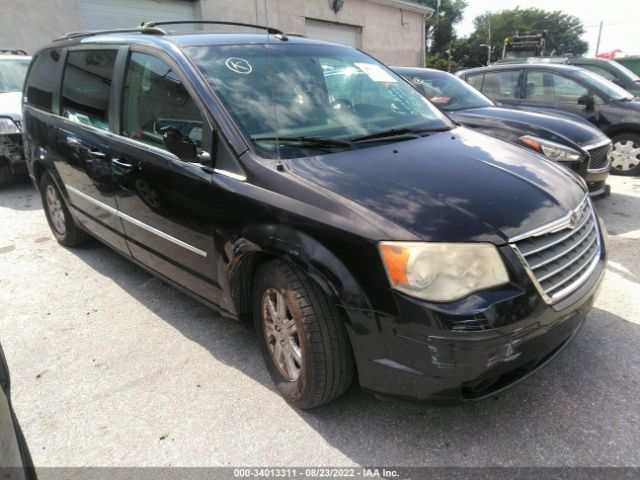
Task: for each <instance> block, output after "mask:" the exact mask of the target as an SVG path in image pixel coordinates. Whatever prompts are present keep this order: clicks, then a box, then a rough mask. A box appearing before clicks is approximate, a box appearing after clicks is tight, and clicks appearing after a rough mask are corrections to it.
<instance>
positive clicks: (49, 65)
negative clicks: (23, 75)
mask: <svg viewBox="0 0 640 480" xmlns="http://www.w3.org/2000/svg"><path fill="white" fill-rule="evenodd" d="M59 72H60V50H57V49H54V50H47V51H44V52H42V53H40V54H39V55H38V56H37V57H35V58H34V59H33V63H32V65H31V70H30V71H29V76H28V78H27V82H26V88H25V98H24V102H25V103H26V104H27V105H29V106H31V107H35V108H38V109H40V110H45V111H47V112H51V111H52V110H53V92H54V91H55V90H56V86H57V84H58V78H59Z"/></svg>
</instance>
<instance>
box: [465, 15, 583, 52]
mask: <svg viewBox="0 0 640 480" xmlns="http://www.w3.org/2000/svg"><path fill="white" fill-rule="evenodd" d="M473 23H474V25H475V30H474V32H473V33H472V34H471V35H470V36H469V37H468V38H467V39H466V40H467V43H468V49H469V53H468V59H467V61H468V62H470V63H478V62H480V63H486V58H487V50H486V48H485V47H480V44H481V43H489V26H490V27H491V40H490V44H491V46H492V49H493V52H492V55H491V61H495V60H498V59H499V58H501V56H502V47H503V44H504V39H505V38H506V37H511V36H512V35H513V34H515V33H516V31H521V32H522V31H528V30H545V31H546V32H547V36H546V54H547V55H549V54H551V53H552V52H553V54H554V55H567V54H573V55H582V54H584V53H586V52H587V50H588V49H589V45H588V44H587V42H585V41H584V40H582V39H581V38H580V37H581V36H582V34H583V33H584V32H585V30H584V25H583V24H582V22H581V21H580V19H579V18H577V17H574V16H573V15H569V14H567V13H564V12H561V11H553V12H549V11H545V10H541V9H539V8H526V9H520V8H518V7H516V8H514V9H512V10H501V11H499V12H496V13H492V12H487V13H484V14H482V15H480V16H478V17H476V18H475V19H474V21H473ZM474 47H475V48H474Z"/></svg>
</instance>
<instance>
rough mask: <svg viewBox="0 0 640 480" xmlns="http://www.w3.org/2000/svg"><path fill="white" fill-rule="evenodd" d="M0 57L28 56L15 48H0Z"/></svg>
mask: <svg viewBox="0 0 640 480" xmlns="http://www.w3.org/2000/svg"><path fill="white" fill-rule="evenodd" d="M0 55H28V53H27V52H25V51H24V50H20V49H17V48H0Z"/></svg>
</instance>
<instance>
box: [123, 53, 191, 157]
mask: <svg viewBox="0 0 640 480" xmlns="http://www.w3.org/2000/svg"><path fill="white" fill-rule="evenodd" d="M202 119H203V117H202V113H201V112H200V109H199V108H198V107H197V105H196V104H195V102H194V101H193V99H192V98H191V96H190V95H189V92H188V91H187V89H186V88H185V86H184V84H183V83H182V80H180V77H179V76H178V75H177V74H176V72H174V71H173V69H172V68H171V67H170V66H169V65H167V64H166V63H165V62H163V61H162V60H160V59H159V58H157V57H154V56H152V55H148V54H146V53H139V52H134V53H132V54H131V57H130V58H129V65H128V66H127V77H126V81H125V88H124V95H123V99H122V135H124V136H125V137H129V138H134V139H136V140H138V141H140V142H144V143H148V144H149V145H153V146H155V147H158V148H163V149H164V148H165V144H164V142H163V140H162V133H160V130H161V129H164V128H172V129H175V130H177V131H178V132H179V133H180V134H182V135H184V136H186V137H189V138H190V139H191V140H193V141H194V142H195V143H196V144H197V145H198V146H201V143H202Z"/></svg>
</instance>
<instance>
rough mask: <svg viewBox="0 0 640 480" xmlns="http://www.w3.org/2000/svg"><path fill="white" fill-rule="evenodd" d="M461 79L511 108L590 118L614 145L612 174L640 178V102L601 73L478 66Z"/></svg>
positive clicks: (561, 68) (563, 67)
mask: <svg viewBox="0 0 640 480" xmlns="http://www.w3.org/2000/svg"><path fill="white" fill-rule="evenodd" d="M456 75H457V76H458V77H460V78H462V79H464V80H465V81H467V82H468V83H469V84H470V85H471V86H472V87H474V88H476V89H478V90H480V91H481V92H482V93H484V94H485V95H486V96H488V97H489V98H491V99H492V100H497V101H500V102H501V103H504V104H505V105H509V106H512V107H520V108H524V109H527V110H535V111H543V112H549V111H551V112H567V113H569V114H577V115H580V116H581V117H583V118H586V119H587V120H589V121H590V122H591V123H593V124H594V125H595V126H596V127H598V128H599V129H600V130H602V131H603V132H604V133H605V134H606V135H607V136H608V137H609V138H611V140H612V141H613V153H612V155H611V156H612V160H611V167H612V168H611V172H612V173H617V174H620V175H638V174H640V102H637V101H634V100H633V95H632V94H631V93H629V92H628V91H626V90H624V89H622V88H620V87H618V86H617V85H615V84H613V83H611V82H610V81H608V80H606V79H605V78H603V77H601V76H600V75H598V74H596V73H593V72H590V71H588V70H585V69H583V68H579V67H574V66H571V65H555V64H540V63H535V64H518V65H495V66H490V67H482V68H472V69H469V70H463V71H460V72H458V73H457V74H456Z"/></svg>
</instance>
